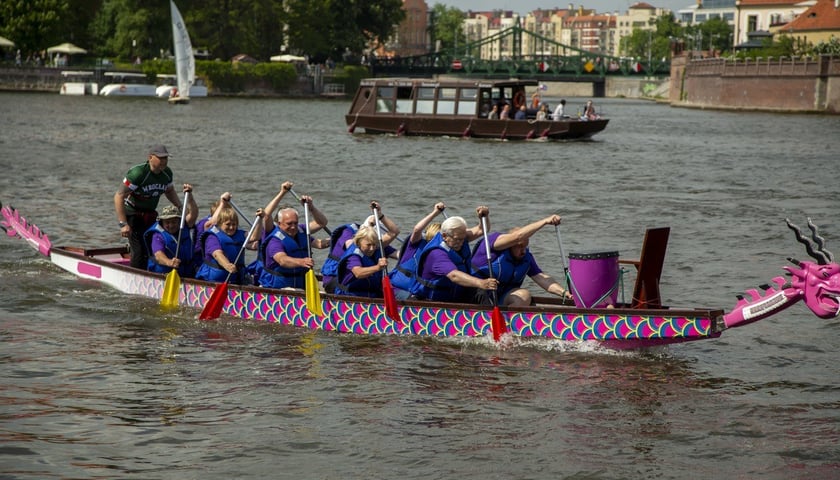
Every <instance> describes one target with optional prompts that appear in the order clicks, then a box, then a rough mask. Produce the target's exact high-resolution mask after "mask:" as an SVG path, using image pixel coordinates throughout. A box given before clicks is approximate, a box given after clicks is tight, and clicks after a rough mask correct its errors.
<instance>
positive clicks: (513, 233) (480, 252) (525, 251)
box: [472, 215, 571, 307]
mask: <svg viewBox="0 0 840 480" xmlns="http://www.w3.org/2000/svg"><path fill="white" fill-rule="evenodd" d="M560 220H561V218H560V215H551V216H549V217H546V218H543V219H542V220H538V221H536V222H533V223H530V224H528V225H525V226H524V227H516V228H513V229H511V230H510V231H508V233H500V232H490V233H489V234H488V235H487V241H488V243H490V260H491V265H492V267H493V272H492V273H493V274H492V277H493V278H496V279H497V280H498V281H499V289H498V290H497V295H498V298H499V300H498V301H499V304H501V305H506V306H516V307H524V306H528V305H531V302H532V299H531V292H529V291H528V289H526V288H522V282H523V281H524V280H525V277H526V276H527V277H530V278H531V280H533V281H534V283H536V284H537V285H539V286H540V288H542V289H543V290H545V291H546V292H548V293H552V294H554V295H557V296H559V297H563V298H571V294H570V293H569V292H568V291H566V289H565V288H563V286H562V285H560V283H559V282H557V280H555V279H554V278H553V277H552V276H551V275H548V274H547V273H545V272H543V271H542V269H541V268H540V267H539V265H537V261H536V259H535V258H534V255H532V254H531V250H530V249H529V248H528V243H529V239H530V238H531V236H532V235H534V234H535V233H537V232H538V231H539V230H540V229H541V228H542V227H544V226H546V225H560ZM488 228H489V227H488ZM472 272H473V275H475V276H477V277H480V278H488V277H490V276H491V275H490V272H489V270H488V267H487V250H486V248H485V244H484V241H483V240H479V241H478V243H477V244H476V248H475V251H474V252H473V256H472ZM480 293H481V292H479V294H480ZM483 303H486V304H489V303H490V301H489V299H486V300H485V301H483Z"/></svg>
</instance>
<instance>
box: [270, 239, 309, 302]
mask: <svg viewBox="0 0 840 480" xmlns="http://www.w3.org/2000/svg"><path fill="white" fill-rule="evenodd" d="M272 238H276V239H278V240H280V241H281V242H283V246H284V248H285V251H286V255H288V256H290V257H294V258H306V257H308V256H309V251H308V250H307V244H306V240H307V238H306V233H304V232H301V231H298V234H297V236H296V237H295V238H292V237H290V236H288V235H287V234H286V233H284V232H283V231H282V230H280V228H279V227H274V230H272V231H271V234H270V235H269V236H267V237H265V240H264V241H263V242H262V244H260V252H259V255H258V256H259V258H260V260H261V261H262V273H261V274H260V285H262V286H263V287H268V288H286V287H291V288H301V289H302V288H305V287H306V283H305V276H306V271H307V270H309V269H308V268H305V267H295V268H286V267H281V266H280V265H278V264H277V263H276V262H275V261H274V260H273V259H269V258H267V256H266V255H267V253H266V252H267V250H268V243H269V242H270V241H271V239H272ZM269 260H270V263H269ZM269 265H272V267H271V268H269Z"/></svg>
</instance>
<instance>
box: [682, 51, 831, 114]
mask: <svg viewBox="0 0 840 480" xmlns="http://www.w3.org/2000/svg"><path fill="white" fill-rule="evenodd" d="M669 100H670V103H671V105H672V106H679V107H692V108H714V109H732V110H759V111H774V112H803V113H806V112H810V113H835V114H836V113H840V57H837V56H833V57H832V56H828V55H823V56H820V57H817V58H808V57H806V58H776V59H773V58H769V59H768V58H764V59H761V58H759V59H749V60H728V59H723V58H711V59H702V60H691V59H689V58H688V57H687V56H685V55H678V56H676V57H674V58H673V59H672V60H671V86H670V96H669Z"/></svg>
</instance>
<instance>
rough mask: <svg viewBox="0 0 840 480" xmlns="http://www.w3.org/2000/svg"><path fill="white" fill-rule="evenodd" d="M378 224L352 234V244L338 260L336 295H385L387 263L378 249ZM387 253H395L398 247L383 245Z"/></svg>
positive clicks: (362, 228)
mask: <svg viewBox="0 0 840 480" xmlns="http://www.w3.org/2000/svg"><path fill="white" fill-rule="evenodd" d="M379 242H380V239H379V235H378V233H377V231H376V227H370V226H367V225H365V226H362V227H361V228H359V231H358V232H356V234H355V235H354V236H353V245H352V246H351V247H350V248H348V249H347V251H346V252H344V255H342V256H341V259H340V260H339V261H338V275H337V279H338V285H337V286H336V288H335V293H336V294H337V295H355V296H358V297H369V298H382V296H383V294H382V270H384V269H386V268H387V267H388V258H383V257H382V255H381V253H380V249H379ZM384 251H385V256H386V257H389V256H394V257H396V255H395V254H396V250H395V249H394V248H393V247H391V246H387V247H384Z"/></svg>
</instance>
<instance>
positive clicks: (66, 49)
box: [47, 43, 87, 55]
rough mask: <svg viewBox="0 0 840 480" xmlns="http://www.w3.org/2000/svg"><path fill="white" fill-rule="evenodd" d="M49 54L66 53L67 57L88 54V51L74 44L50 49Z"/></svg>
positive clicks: (65, 44) (64, 44)
mask: <svg viewBox="0 0 840 480" xmlns="http://www.w3.org/2000/svg"><path fill="white" fill-rule="evenodd" d="M47 53H64V54H66V55H77V54H82V53H87V50H85V49H84V48H80V47H77V46H75V45H73V44H72V43H62V44H61V45H56V46H54V47H50V48H48V49H47Z"/></svg>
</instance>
